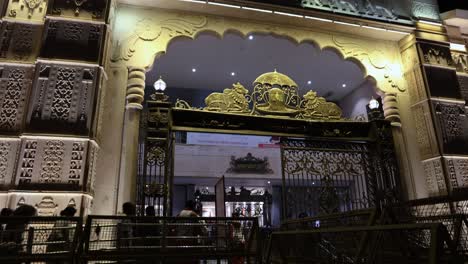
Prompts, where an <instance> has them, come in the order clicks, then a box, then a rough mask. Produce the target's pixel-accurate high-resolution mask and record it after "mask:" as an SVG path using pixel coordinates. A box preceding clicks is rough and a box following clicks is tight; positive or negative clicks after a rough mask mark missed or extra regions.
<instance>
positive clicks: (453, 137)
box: [432, 101, 468, 154]
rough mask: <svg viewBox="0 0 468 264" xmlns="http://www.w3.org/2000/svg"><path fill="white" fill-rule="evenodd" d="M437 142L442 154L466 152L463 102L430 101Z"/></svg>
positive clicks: (467, 136) (466, 138)
mask: <svg viewBox="0 0 468 264" xmlns="http://www.w3.org/2000/svg"><path fill="white" fill-rule="evenodd" d="M432 104H433V108H434V111H435V121H436V124H437V125H436V127H437V130H438V131H439V133H438V137H439V142H440V143H441V145H442V152H443V153H444V154H468V131H467V129H466V126H465V123H466V113H465V104H464V103H449V102H444V101H432Z"/></svg>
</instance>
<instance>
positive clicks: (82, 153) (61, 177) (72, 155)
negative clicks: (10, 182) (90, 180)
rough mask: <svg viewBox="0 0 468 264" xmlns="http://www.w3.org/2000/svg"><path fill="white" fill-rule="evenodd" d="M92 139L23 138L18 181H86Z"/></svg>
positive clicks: (79, 184) (57, 182) (28, 182)
mask: <svg viewBox="0 0 468 264" xmlns="http://www.w3.org/2000/svg"><path fill="white" fill-rule="evenodd" d="M87 151H88V140H86V139H68V138H49V137H47V138H39V137H25V138H23V139H22V142H21V151H20V157H19V158H20V159H19V163H18V164H19V165H18V169H17V172H16V184H18V185H20V186H24V185H30V184H41V185H45V186H47V185H48V184H68V185H73V186H82V185H83V176H84V173H85V169H86V158H87Z"/></svg>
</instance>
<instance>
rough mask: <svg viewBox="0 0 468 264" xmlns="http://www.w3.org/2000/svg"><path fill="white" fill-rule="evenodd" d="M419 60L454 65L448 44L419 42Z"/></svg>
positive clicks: (440, 64) (447, 65) (427, 62)
mask: <svg viewBox="0 0 468 264" xmlns="http://www.w3.org/2000/svg"><path fill="white" fill-rule="evenodd" d="M419 49H420V51H421V52H420V54H421V56H422V58H421V60H422V61H423V62H424V63H425V64H431V65H437V66H444V67H454V66H455V65H454V62H453V60H452V56H451V52H450V48H449V47H448V46H440V45H432V44H428V43H420V44H419Z"/></svg>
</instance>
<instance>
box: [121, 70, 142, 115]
mask: <svg viewBox="0 0 468 264" xmlns="http://www.w3.org/2000/svg"><path fill="white" fill-rule="evenodd" d="M144 97H145V68H142V67H128V82H127V95H126V99H127V104H126V106H125V108H127V109H135V110H142V109H143V105H142V103H143V100H144Z"/></svg>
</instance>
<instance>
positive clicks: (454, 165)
mask: <svg viewBox="0 0 468 264" xmlns="http://www.w3.org/2000/svg"><path fill="white" fill-rule="evenodd" d="M444 162H445V167H446V169H447V170H448V171H447V175H448V176H449V182H450V188H451V189H456V188H466V187H468V158H466V157H464V158H463V157H458V158H455V157H454V158H444Z"/></svg>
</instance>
